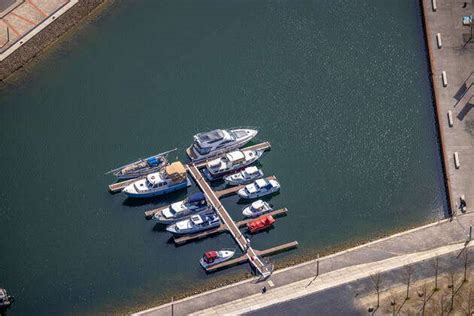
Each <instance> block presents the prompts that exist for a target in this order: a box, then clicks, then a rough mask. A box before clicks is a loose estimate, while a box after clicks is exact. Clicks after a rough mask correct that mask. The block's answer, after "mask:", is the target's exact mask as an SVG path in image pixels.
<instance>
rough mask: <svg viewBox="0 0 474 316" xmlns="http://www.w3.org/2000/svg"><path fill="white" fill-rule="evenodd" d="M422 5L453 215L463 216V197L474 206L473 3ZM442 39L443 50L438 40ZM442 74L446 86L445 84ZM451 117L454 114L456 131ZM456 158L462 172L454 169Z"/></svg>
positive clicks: (452, 0) (446, 0)
mask: <svg viewBox="0 0 474 316" xmlns="http://www.w3.org/2000/svg"><path fill="white" fill-rule="evenodd" d="M465 2H466V3H467V5H466V6H464V3H465ZM422 3H423V12H424V19H425V28H426V38H427V42H428V50H429V56H430V60H431V71H432V80H433V89H434V93H435V98H436V108H437V112H438V122H439V129H440V138H441V143H442V147H443V148H442V149H443V155H444V164H445V169H446V175H447V180H448V192H449V194H450V205H451V209H452V210H453V211H458V207H457V206H456V204H458V205H459V197H460V196H461V195H465V198H466V202H467V204H468V209H469V205H471V203H474V185H473V184H474V183H473V181H474V177H473V170H474V137H473V136H474V111H473V110H472V107H473V105H474V98H471V97H472V96H473V92H474V89H469V87H470V86H471V85H472V82H473V81H474V75H471V74H472V72H473V71H474V40H473V41H472V42H471V43H469V44H466V39H467V37H468V36H467V35H468V34H469V33H470V27H469V26H463V24H462V18H463V16H468V15H472V14H473V13H474V7H473V5H472V4H471V1H464V0H433V1H432V0H423V1H422ZM433 3H436V11H435V10H434V8H433ZM438 33H439V34H440V35H439V36H440V39H441V44H442V45H441V47H439V45H438V41H437V39H436V36H437V34H438ZM443 71H444V72H446V78H447V85H446V86H444V85H443V81H442V73H443ZM448 111H451V113H452V118H453V126H452V127H451V126H450V124H449V121H448ZM456 152H457V153H458V157H459V163H460V166H459V168H456V166H455V163H454V153H456Z"/></svg>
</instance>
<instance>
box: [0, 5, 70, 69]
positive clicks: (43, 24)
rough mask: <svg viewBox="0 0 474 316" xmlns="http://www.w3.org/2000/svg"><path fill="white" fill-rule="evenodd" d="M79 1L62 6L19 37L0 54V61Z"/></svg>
mask: <svg viewBox="0 0 474 316" xmlns="http://www.w3.org/2000/svg"><path fill="white" fill-rule="evenodd" d="M78 2H79V0H71V1H70V2H69V3H68V4H66V5H65V6H63V7H62V8H61V9H59V10H58V11H56V12H55V13H54V14H52V15H50V16H49V17H48V18H46V20H44V21H43V22H41V23H40V24H38V25H37V26H36V27H35V28H33V29H32V30H31V31H29V32H28V33H27V34H26V35H25V36H23V37H21V38H20V39H19V40H18V41H16V42H15V43H14V44H13V45H12V46H10V47H9V48H8V49H7V50H6V51H4V52H3V53H1V54H0V61H3V60H4V59H5V58H7V57H8V56H10V55H11V54H12V53H13V52H14V51H16V50H17V49H18V48H20V46H22V45H24V44H25V43H26V42H28V41H29V40H30V39H32V38H33V37H34V36H35V35H36V34H38V33H39V32H41V31H42V30H43V29H44V28H45V27H47V26H48V25H50V24H51V23H52V22H53V21H54V20H56V19H57V18H58V17H60V16H61V15H63V14H64V13H65V12H66V11H68V10H69V9H70V8H72V7H73V6H74V5H75V4H76V3H78Z"/></svg>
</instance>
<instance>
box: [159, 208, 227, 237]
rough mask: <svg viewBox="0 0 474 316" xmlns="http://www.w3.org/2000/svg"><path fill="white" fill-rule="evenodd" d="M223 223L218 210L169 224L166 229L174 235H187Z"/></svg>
mask: <svg viewBox="0 0 474 316" xmlns="http://www.w3.org/2000/svg"><path fill="white" fill-rule="evenodd" d="M220 225H221V220H220V218H219V216H218V215H217V213H216V212H209V213H203V214H198V215H192V216H191V217H189V218H187V219H185V220H182V221H179V222H176V223H174V224H171V225H168V227H166V230H167V231H168V232H170V233H172V234H174V235H187V234H193V233H197V232H201V231H204V230H208V229H212V228H217V227H219V226H220Z"/></svg>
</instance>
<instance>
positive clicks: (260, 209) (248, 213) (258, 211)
mask: <svg viewBox="0 0 474 316" xmlns="http://www.w3.org/2000/svg"><path fill="white" fill-rule="evenodd" d="M271 211H273V208H272V206H271V205H270V204H269V203H268V202H264V201H262V200H257V201H255V202H253V203H252V204H250V205H249V206H247V207H245V208H244V209H243V211H242V214H243V215H244V216H245V217H258V216H260V215H263V214H265V213H268V212H271Z"/></svg>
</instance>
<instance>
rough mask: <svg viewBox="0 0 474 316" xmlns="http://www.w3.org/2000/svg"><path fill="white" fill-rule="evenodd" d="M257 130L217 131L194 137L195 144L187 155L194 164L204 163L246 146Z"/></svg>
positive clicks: (188, 150)
mask: <svg viewBox="0 0 474 316" xmlns="http://www.w3.org/2000/svg"><path fill="white" fill-rule="evenodd" d="M257 133H258V131H257V130H255V129H246V128H238V129H216V130H212V131H209V132H204V133H199V134H196V135H194V142H193V144H192V145H191V146H190V147H189V148H188V149H186V153H187V154H188V156H189V158H190V159H191V160H192V161H193V162H197V161H202V160H205V159H208V158H210V157H213V156H216V155H218V154H222V153H225V152H227V151H231V150H234V149H237V148H240V147H242V146H244V145H245V144H246V143H248V142H249V141H250V140H251V139H252V138H254V137H255V136H256V135H257Z"/></svg>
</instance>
